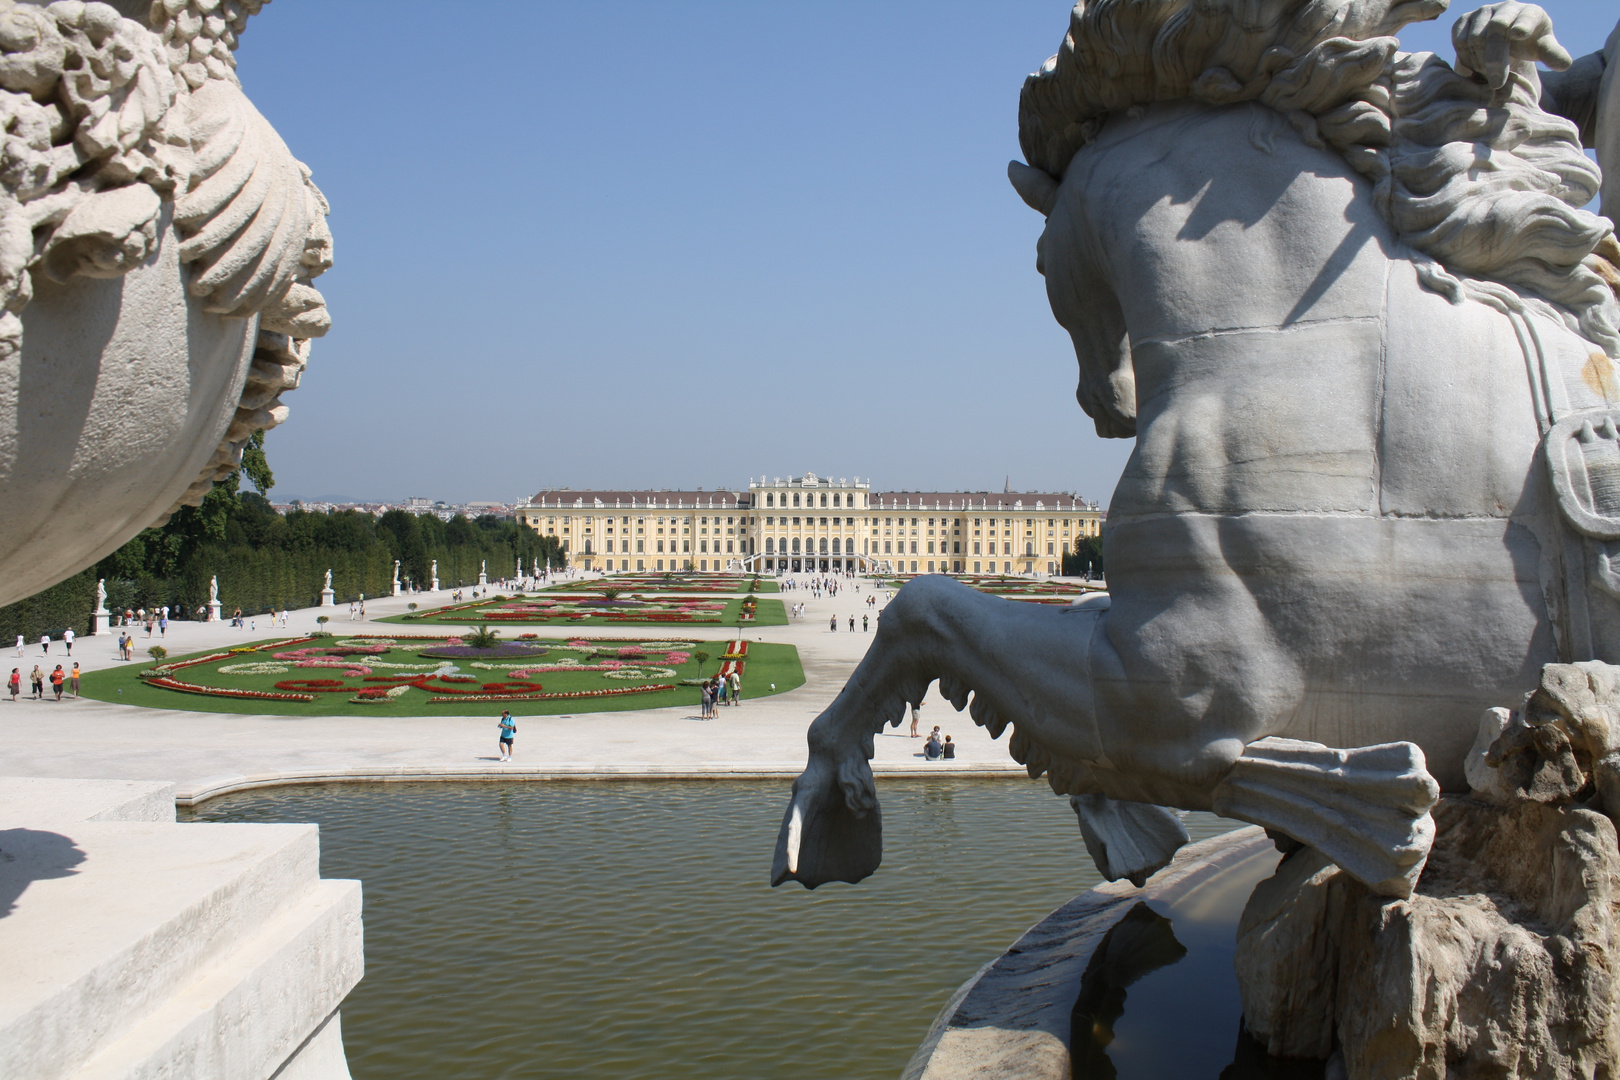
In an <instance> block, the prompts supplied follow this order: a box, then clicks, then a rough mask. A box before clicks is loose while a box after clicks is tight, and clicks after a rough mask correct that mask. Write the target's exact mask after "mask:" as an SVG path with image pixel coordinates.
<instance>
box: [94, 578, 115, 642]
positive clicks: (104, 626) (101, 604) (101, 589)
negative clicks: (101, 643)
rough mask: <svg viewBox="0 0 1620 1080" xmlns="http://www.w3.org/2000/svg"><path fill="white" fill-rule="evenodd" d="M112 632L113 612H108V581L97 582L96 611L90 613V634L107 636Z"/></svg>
mask: <svg viewBox="0 0 1620 1080" xmlns="http://www.w3.org/2000/svg"><path fill="white" fill-rule="evenodd" d="M111 631H112V612H110V611H108V610H107V579H106V578H100V579H98V580H97V581H96V610H94V611H92V612H91V613H90V632H91V633H92V634H106V633H111Z"/></svg>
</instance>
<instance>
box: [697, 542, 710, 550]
mask: <svg viewBox="0 0 1620 1080" xmlns="http://www.w3.org/2000/svg"><path fill="white" fill-rule="evenodd" d="M698 550H699V551H702V552H707V551H708V550H709V542H708V541H707V540H699V541H698Z"/></svg>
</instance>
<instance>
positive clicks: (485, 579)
mask: <svg viewBox="0 0 1620 1080" xmlns="http://www.w3.org/2000/svg"><path fill="white" fill-rule="evenodd" d="M488 584H489V575H488V574H486V573H484V572H483V571H482V570H480V571H478V587H479V588H483V587H484V586H485V585H488Z"/></svg>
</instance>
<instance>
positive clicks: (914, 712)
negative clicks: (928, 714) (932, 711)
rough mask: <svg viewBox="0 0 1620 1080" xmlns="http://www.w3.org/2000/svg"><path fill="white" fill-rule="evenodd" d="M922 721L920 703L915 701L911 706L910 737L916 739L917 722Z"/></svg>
mask: <svg viewBox="0 0 1620 1080" xmlns="http://www.w3.org/2000/svg"><path fill="white" fill-rule="evenodd" d="M921 719H922V702H920V701H915V702H912V705H911V737H912V738H913V739H915V738H917V737H918V736H917V722H918V721H920V720H921Z"/></svg>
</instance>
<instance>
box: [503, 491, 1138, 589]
mask: <svg viewBox="0 0 1620 1080" xmlns="http://www.w3.org/2000/svg"><path fill="white" fill-rule="evenodd" d="M514 513H515V514H516V515H517V518H518V520H519V521H521V522H523V523H524V524H526V525H528V526H529V528H531V529H533V530H535V531H536V532H538V533H541V534H542V535H546V536H555V537H557V539H558V541H559V543H560V544H561V546H562V550H563V552H564V553H565V554H566V555H567V557H568V561H569V564H570V565H571V566H574V567H576V568H578V569H581V570H603V571H627V570H639V571H644V572H645V571H657V570H697V571H700V572H705V571H706V572H714V571H725V570H730V571H733V572H737V571H742V572H752V571H758V572H760V573H768V574H776V573H841V572H844V571H861V572H871V573H905V574H922V573H948V574H1027V575H1039V574H1056V573H1058V572H1059V571H1060V570H1061V569H1062V565H1063V556H1064V555H1066V554H1069V553H1071V552H1073V551H1075V550H1077V547H1076V545H1078V544H1079V543H1080V542H1081V541H1083V540H1085V539H1086V538H1087V537H1094V536H1100V535H1102V527H1103V521H1104V519H1105V518H1106V517H1107V514H1106V512H1105V511H1103V510H1102V509H1100V508H1099V507H1098V506H1097V505H1096V504H1094V503H1087V502H1085V501H1084V500H1082V499H1080V498H1078V497H1076V496H1075V495H1072V494H1068V493H1064V492H1030V491H1024V492H1015V491H1005V492H1001V493H999V494H998V493H994V492H984V491H957V492H941V491H880V492H874V491H872V490H871V484H870V483H869V482H866V481H862V480H858V479H857V480H832V479H827V478H822V477H819V476H817V475H815V474H814V473H806V474H805V475H803V476H797V477H789V478H788V479H786V480H783V479H780V478H778V479H775V480H766V479H765V478H763V477H761V478H760V479H759V480H757V481H750V482H749V484H748V490H747V491H650V490H649V491H571V490H567V489H563V490H548V491H542V492H539V493H538V494H536V495H535V496H534V497H533V498H532V499H530V500H529V501H528V503H527V504H526V505H523V506H519V507H517V508H515V510H514Z"/></svg>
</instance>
